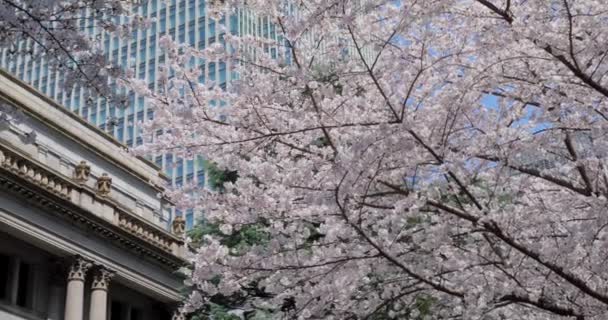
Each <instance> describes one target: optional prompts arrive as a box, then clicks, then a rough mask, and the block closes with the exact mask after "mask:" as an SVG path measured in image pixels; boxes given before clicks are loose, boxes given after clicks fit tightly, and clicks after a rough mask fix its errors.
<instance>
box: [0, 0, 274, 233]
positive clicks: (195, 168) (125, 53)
mask: <svg viewBox="0 0 608 320" xmlns="http://www.w3.org/2000/svg"><path fill="white" fill-rule="evenodd" d="M206 9H207V6H206V3H205V0H151V1H148V2H145V3H143V4H141V5H140V6H139V7H138V8H137V10H138V13H139V14H140V15H141V16H144V17H148V18H150V19H151V20H152V21H153V22H152V23H151V27H150V28H148V29H141V30H137V31H136V32H134V33H133V35H132V37H131V39H129V40H128V41H127V40H124V39H120V38H118V37H113V36H108V35H107V34H104V33H101V36H102V43H103V45H104V49H105V54H106V57H107V58H108V59H109V60H110V61H112V62H113V63H115V64H118V65H120V66H122V67H128V68H131V69H132V70H134V71H135V74H136V75H137V76H138V77H139V78H140V79H144V80H146V81H147V83H148V84H149V87H150V88H151V89H152V88H153V89H158V87H157V81H156V80H157V76H156V75H157V70H158V66H159V65H161V64H162V63H163V62H164V61H165V56H164V54H163V53H162V52H161V50H157V49H158V48H159V39H160V38H161V37H162V36H164V35H170V36H171V37H172V38H173V39H174V40H176V41H178V42H179V43H188V44H189V45H191V46H194V47H196V48H198V49H203V48H206V47H208V46H209V45H211V44H213V43H215V42H222V41H223V33H224V32H230V33H233V34H251V35H254V36H260V37H267V38H277V35H276V33H275V29H274V26H273V25H271V23H270V22H269V20H268V19H265V18H259V17H255V16H253V15H252V14H251V13H250V12H248V11H247V10H240V11H238V12H237V13H234V14H231V15H227V16H225V17H224V18H222V19H221V20H218V21H216V20H214V19H211V18H209V17H208V16H207V14H206ZM83 14H84V16H86V15H87V13H86V12H85V13H83ZM121 22H124V21H121ZM81 27H82V30H88V32H90V33H91V34H99V33H100V31H98V30H96V26H95V21H94V19H82V21H81ZM18 45H19V46H24V45H31V44H28V43H27V42H21V43H19V44H18ZM8 50H9V49H8V48H5V49H2V51H1V52H0V53H1V54H0V67H2V68H3V69H5V70H7V71H9V72H11V73H12V74H14V75H16V76H17V77H19V78H20V79H22V80H23V81H25V82H27V83H29V84H30V85H32V86H33V87H35V88H37V89H38V90H39V91H41V92H42V93H44V94H46V95H47V96H49V97H50V98H52V99H54V100H55V101H57V102H58V103H59V104H61V105H62V106H64V107H65V108H68V109H70V110H71V111H72V112H74V113H76V114H78V115H79V116H80V117H82V118H84V119H86V120H87V121H89V122H90V123H92V124H94V125H95V126H97V127H99V128H100V129H102V130H104V131H106V132H108V133H110V134H111V135H113V136H114V137H115V138H116V139H117V140H118V141H120V142H122V143H124V144H125V145H127V146H129V147H133V146H136V145H139V144H141V143H142V139H141V137H140V134H139V130H140V129H139V128H138V123H140V122H141V121H143V120H144V119H150V118H152V117H154V111H153V110H150V109H148V108H147V106H146V104H145V103H144V99H143V98H142V97H138V96H137V95H134V94H131V95H130V96H129V103H128V107H127V108H117V107H116V106H113V105H111V104H109V103H107V102H106V101H104V99H98V100H97V101H93V102H92V103H91V102H90V101H89V102H86V101H85V99H87V97H86V96H85V90H83V89H81V88H74V89H73V90H72V93H71V94H69V95H68V94H65V92H64V91H63V90H62V89H61V83H62V81H63V78H62V74H61V73H59V72H52V71H51V70H50V69H49V66H48V65H47V63H46V62H45V61H44V58H42V59H36V60H33V59H31V58H29V57H27V56H21V55H17V56H15V55H9V51H8ZM273 55H275V53H273ZM195 62H196V63H197V64H198V65H200V66H201V68H204V73H203V74H202V75H201V77H200V79H199V81H200V82H205V81H214V82H215V83H218V84H219V85H220V86H222V87H224V88H225V86H226V83H227V82H229V81H230V80H231V77H232V76H233V75H231V74H230V72H228V71H227V68H226V64H225V63H224V62H219V61H207V62H203V61H195ZM150 159H151V160H152V161H154V162H155V163H156V164H157V165H158V166H160V167H162V168H163V170H164V171H165V172H166V173H167V175H168V176H169V177H171V183H172V185H173V186H180V185H182V184H184V183H186V182H191V181H197V183H198V184H199V185H201V186H205V185H206V182H207V180H208V178H207V174H206V169H205V166H204V163H205V162H204V160H203V158H202V156H198V157H196V158H195V159H193V160H185V159H180V158H177V157H175V156H174V155H171V154H165V155H151V156H150ZM175 214H183V215H184V217H185V219H186V224H187V228H191V227H192V225H193V223H194V222H195V220H196V219H198V218H199V217H200V216H201V214H202V213H200V212H193V211H192V210H188V211H187V212H183V213H181V212H176V211H175V210H174V211H173V213H172V216H174V215H175ZM171 218H172V217H169V219H171Z"/></svg>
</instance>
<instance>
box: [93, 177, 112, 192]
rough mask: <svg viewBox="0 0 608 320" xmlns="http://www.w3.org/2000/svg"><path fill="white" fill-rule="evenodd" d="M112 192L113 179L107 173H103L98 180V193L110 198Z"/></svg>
mask: <svg viewBox="0 0 608 320" xmlns="http://www.w3.org/2000/svg"><path fill="white" fill-rule="evenodd" d="M111 190H112V178H110V176H108V174H107V173H103V174H102V175H101V177H99V178H98V179H97V193H98V194H99V195H100V196H102V197H105V196H108V195H109V194H110V191H111Z"/></svg>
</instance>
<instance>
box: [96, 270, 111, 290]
mask: <svg viewBox="0 0 608 320" xmlns="http://www.w3.org/2000/svg"><path fill="white" fill-rule="evenodd" d="M115 274H116V272H114V271H112V270H109V269H107V268H105V267H103V266H97V267H96V268H95V271H94V272H93V284H92V285H91V290H108V287H109V286H110V280H111V279H112V278H113V277H114V275H115Z"/></svg>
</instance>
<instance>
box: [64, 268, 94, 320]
mask: <svg viewBox="0 0 608 320" xmlns="http://www.w3.org/2000/svg"><path fill="white" fill-rule="evenodd" d="M92 265H93V264H92V263H91V261H89V260H86V259H84V258H83V257H80V256H77V257H75V258H74V262H73V263H72V265H71V266H70V271H69V272H68V286H67V293H66V298H65V320H82V319H83V318H82V317H83V314H84V311H83V310H84V279H85V276H86V274H87V271H88V270H89V268H91V266H92Z"/></svg>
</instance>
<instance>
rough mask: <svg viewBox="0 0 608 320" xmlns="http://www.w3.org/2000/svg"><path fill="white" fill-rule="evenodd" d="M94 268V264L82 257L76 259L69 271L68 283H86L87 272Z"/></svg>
mask: <svg viewBox="0 0 608 320" xmlns="http://www.w3.org/2000/svg"><path fill="white" fill-rule="evenodd" d="M92 266H93V263H92V262H91V261H89V260H87V259H85V258H83V257H81V256H76V257H74V261H73V262H72V264H71V265H70V270H69V271H68V281H71V280H81V281H84V279H85V277H86V275H87V271H89V269H90V268H91V267H92Z"/></svg>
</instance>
